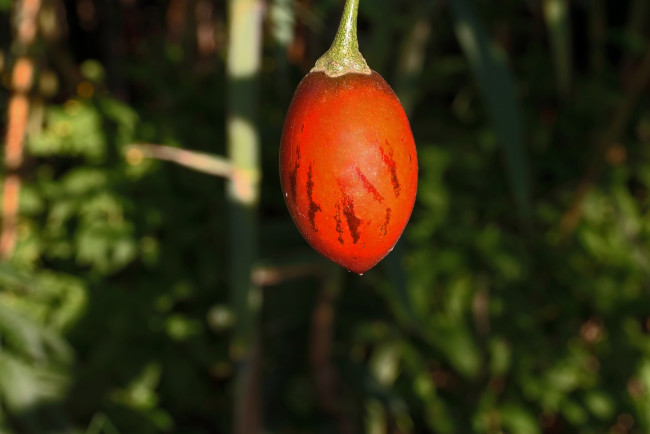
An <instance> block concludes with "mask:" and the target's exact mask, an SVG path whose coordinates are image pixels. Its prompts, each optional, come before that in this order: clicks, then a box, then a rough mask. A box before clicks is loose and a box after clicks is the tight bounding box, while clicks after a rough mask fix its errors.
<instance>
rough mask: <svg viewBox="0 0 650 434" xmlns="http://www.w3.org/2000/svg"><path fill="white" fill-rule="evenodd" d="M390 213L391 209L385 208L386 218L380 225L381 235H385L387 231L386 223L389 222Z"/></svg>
mask: <svg viewBox="0 0 650 434" xmlns="http://www.w3.org/2000/svg"><path fill="white" fill-rule="evenodd" d="M390 213H391V209H390V208H386V219H385V220H384V224H382V225H381V229H380V231H381V233H382V235H386V234H387V233H388V223H390Z"/></svg>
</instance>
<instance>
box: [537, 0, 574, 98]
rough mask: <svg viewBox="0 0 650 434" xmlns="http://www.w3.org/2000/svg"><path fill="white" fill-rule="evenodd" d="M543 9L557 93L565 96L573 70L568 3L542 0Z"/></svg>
mask: <svg viewBox="0 0 650 434" xmlns="http://www.w3.org/2000/svg"><path fill="white" fill-rule="evenodd" d="M543 10H544V20H545V21H546V27H547V28H548V33H549V39H550V41H549V42H550V46H551V52H552V54H553V63H554V64H555V76H556V78H555V79H556V80H557V88H558V93H559V95H560V97H562V98H566V97H568V96H569V92H570V91H571V76H572V70H573V65H572V61H571V59H572V56H571V29H570V24H569V5H568V2H567V1H566V0H544V3H543Z"/></svg>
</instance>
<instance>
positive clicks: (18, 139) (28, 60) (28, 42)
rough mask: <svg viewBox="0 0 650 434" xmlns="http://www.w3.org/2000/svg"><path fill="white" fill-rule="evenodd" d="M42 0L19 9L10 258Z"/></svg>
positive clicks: (8, 146) (6, 189) (9, 170)
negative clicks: (35, 41) (32, 50)
mask: <svg viewBox="0 0 650 434" xmlns="http://www.w3.org/2000/svg"><path fill="white" fill-rule="evenodd" d="M40 7H41V2H40V0H23V1H22V2H20V3H19V5H18V7H17V8H16V9H15V15H14V19H15V21H16V27H17V34H16V51H17V52H18V55H19V57H18V59H17V60H16V63H15V64H14V68H13V73H12V78H11V89H12V95H11V98H10V99H9V104H8V110H7V117H8V119H7V132H6V136H5V149H4V151H5V153H4V154H5V155H4V167H5V171H6V174H7V177H6V178H5V182H4V186H3V195H2V232H1V233H0V257H2V258H5V259H7V258H10V257H11V255H12V254H13V251H14V247H15V245H16V222H17V219H18V206H19V196H20V186H21V179H20V176H19V175H18V173H17V172H18V170H19V169H20V167H21V166H22V164H23V145H24V143H23V142H24V139H25V126H26V125H27V117H28V115H29V91H30V90H31V88H32V82H33V76H34V60H33V59H32V57H31V56H30V55H29V54H28V53H29V50H30V48H31V46H32V44H33V42H34V39H35V38H36V31H37V25H38V22H37V19H38V11H39V9H40Z"/></svg>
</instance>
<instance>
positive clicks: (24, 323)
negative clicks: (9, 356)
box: [0, 303, 70, 360]
mask: <svg viewBox="0 0 650 434" xmlns="http://www.w3.org/2000/svg"><path fill="white" fill-rule="evenodd" d="M0 338H2V340H3V341H6V342H7V344H8V346H9V348H10V349H12V350H13V351H15V352H16V353H20V354H22V355H24V356H26V357H29V358H31V359H33V360H46V359H47V358H48V355H50V354H51V355H52V356H55V357H57V358H59V359H62V360H66V359H68V358H69V357H70V348H69V347H68V344H67V343H66V342H65V341H64V340H63V339H62V338H61V337H59V336H58V335H56V334H55V333H52V332H50V331H49V330H46V329H44V328H43V327H41V326H40V325H39V324H37V323H36V322H34V321H32V320H31V319H29V318H27V317H25V316H22V315H19V314H18V313H16V312H14V311H13V310H12V309H9V308H8V307H6V306H5V305H3V304H2V303H0Z"/></svg>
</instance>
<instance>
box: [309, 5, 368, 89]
mask: <svg viewBox="0 0 650 434" xmlns="http://www.w3.org/2000/svg"><path fill="white" fill-rule="evenodd" d="M358 11H359V0H347V1H346V2H345V8H344V9H343V16H342V17H341V23H340V24H339V29H338V31H337V32H336V36H335V37H334V42H332V46H331V47H330V48H329V50H327V51H326V52H325V54H323V55H322V56H321V57H320V58H319V59H318V60H317V61H316V66H314V68H312V70H311V72H324V73H325V74H326V75H328V76H329V77H340V76H341V75H345V74H350V73H357V74H366V75H368V74H370V73H371V70H370V68H369V67H368V64H367V63H366V59H364V58H363V56H362V55H361V52H360V51H359V40H358V38H357V13H358Z"/></svg>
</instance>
